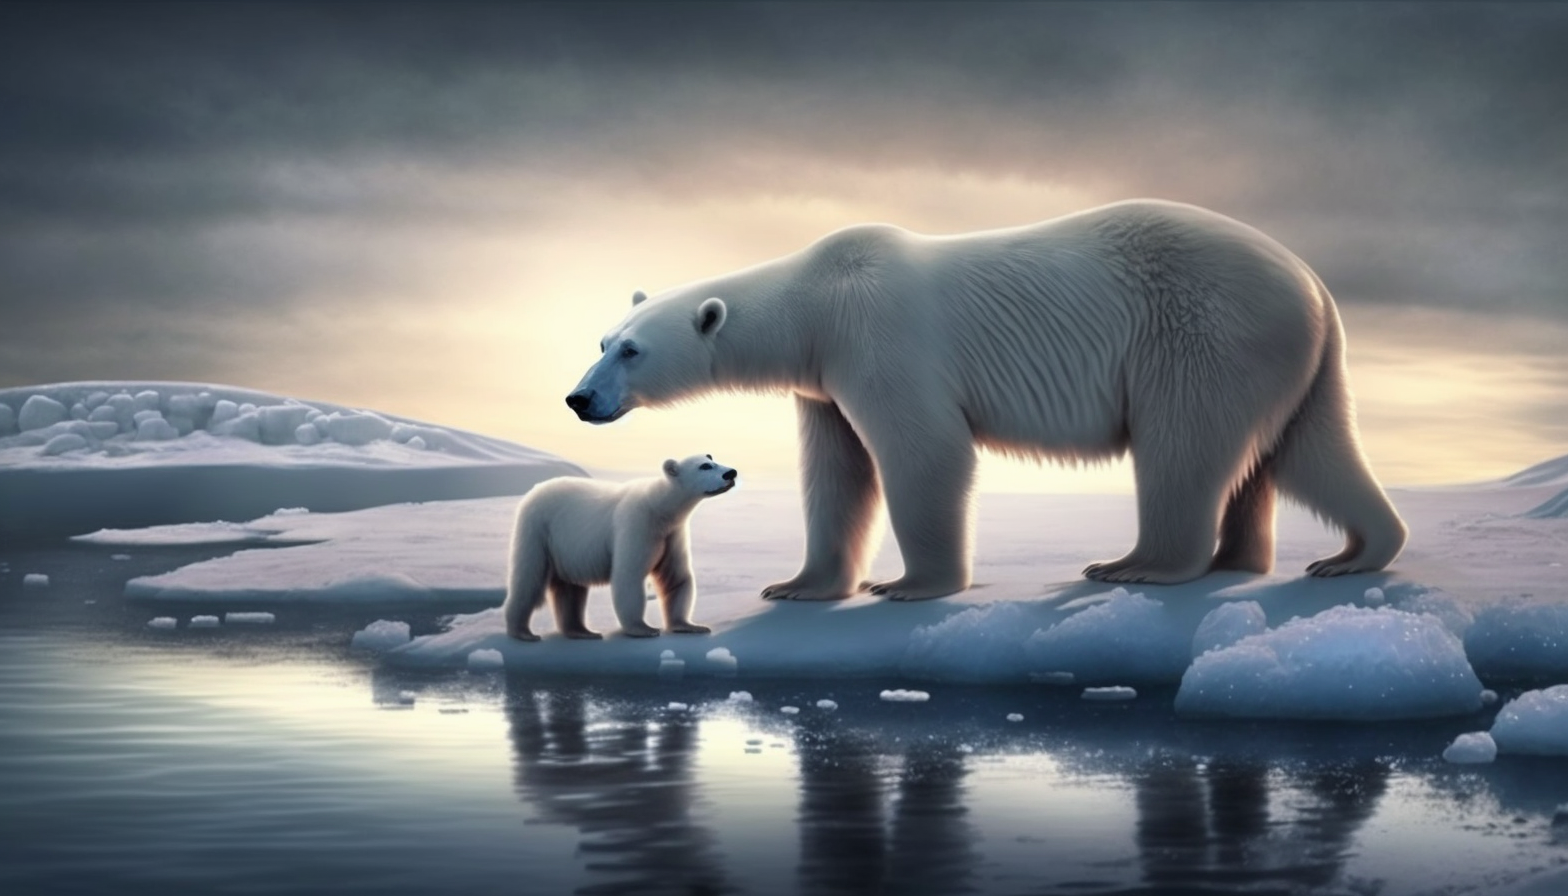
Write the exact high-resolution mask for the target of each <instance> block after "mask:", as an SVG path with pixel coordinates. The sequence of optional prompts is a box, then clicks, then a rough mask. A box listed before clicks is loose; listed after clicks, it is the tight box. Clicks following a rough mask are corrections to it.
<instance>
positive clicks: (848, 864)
mask: <svg viewBox="0 0 1568 896" xmlns="http://www.w3.org/2000/svg"><path fill="white" fill-rule="evenodd" d="M796 747H797V749H798V750H799V753H800V816H799V824H800V892H801V893H812V894H818V893H820V894H844V896H849V894H861V893H899V894H905V893H909V894H924V893H930V894H949V893H964V892H969V891H970V890H971V888H972V886H971V883H972V880H971V879H972V878H973V876H974V864H975V861H976V856H975V852H974V846H973V841H974V833H973V831H971V830H970V827H969V823H968V820H967V818H966V816H967V813H968V809H967V808H966V807H965V806H964V786H963V783H964V778H965V775H966V770H965V768H964V758H963V754H962V753H960V752H959V751H958V749H957V747H956V746H955V745H954V744H951V743H943V742H940V741H935V740H933V741H928V742H924V743H920V744H916V745H912V746H910V747H909V748H908V749H907V751H906V752H905V753H904V755H903V757H902V761H899V757H898V756H897V755H886V754H884V753H882V752H881V751H880V750H879V749H878V748H877V746H876V745H875V744H874V743H873V742H872V741H871V740H870V739H869V738H867V737H866V736H864V735H861V734H857V733H854V732H850V731H841V730H838V729H836V728H832V727H824V728H818V729H813V728H806V727H802V728H799V729H797V730H796ZM889 791H892V792H893V793H894V795H895V797H896V798H895V799H894V800H893V801H892V803H891V806H890V807H889V805H888V800H887V796H888V793H889ZM889 808H891V814H892V818H891V819H888V818H887V817H886V816H887V815H888V809H889Z"/></svg>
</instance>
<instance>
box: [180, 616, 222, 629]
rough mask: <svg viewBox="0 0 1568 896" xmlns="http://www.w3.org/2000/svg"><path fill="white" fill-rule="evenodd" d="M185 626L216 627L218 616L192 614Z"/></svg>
mask: <svg viewBox="0 0 1568 896" xmlns="http://www.w3.org/2000/svg"><path fill="white" fill-rule="evenodd" d="M185 627H186V628H217V627H218V617H216V616H192V617H191V621H190V624H189V625H186V626H185Z"/></svg>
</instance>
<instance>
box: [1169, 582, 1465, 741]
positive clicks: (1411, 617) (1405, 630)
mask: <svg viewBox="0 0 1568 896" xmlns="http://www.w3.org/2000/svg"><path fill="white" fill-rule="evenodd" d="M1480 706H1481V682H1480V680H1478V679H1477V678H1476V676H1475V673H1474V672H1473V671H1471V669H1470V664H1469V663H1468V662H1467V661H1466V660H1465V655H1464V649H1463V647H1462V645H1461V644H1460V641H1459V639H1458V638H1457V637H1455V636H1454V634H1453V633H1452V632H1450V631H1449V630H1448V629H1447V628H1446V627H1444V626H1443V624H1442V623H1441V622H1440V621H1439V620H1438V619H1437V618H1436V617H1433V616H1428V615H1418V614H1414V613H1406V612H1403V611H1401V610H1395V609H1389V608H1386V607H1385V608H1379V609H1368V608H1364V607H1334V608H1332V609H1329V610H1326V611H1324V612H1322V613H1319V614H1318V615H1316V616H1313V617H1311V618H1309V619H1294V620H1291V621H1290V622H1287V623H1285V624H1284V625H1282V626H1280V627H1279V628H1277V629H1273V630H1271V631H1268V632H1265V633H1263V634H1261V635H1252V636H1250V637H1247V638H1243V639H1242V640H1241V641H1239V642H1237V643H1236V644H1234V645H1232V646H1230V647H1227V648H1224V649H1222V650H1216V651H1211V652H1209V653H1205V654H1203V655H1202V656H1200V657H1198V658H1197V659H1196V660H1194V661H1193V663H1192V667H1191V668H1189V669H1188V670H1187V672H1186V674H1184V675H1183V676H1182V680H1181V689H1180V691H1178V692H1177V694H1176V709H1177V711H1178V712H1181V713H1185V714H1189V715H1204V716H1232V717H1243V718H1274V719H1342V720H1355V721H1371V720H1379V719H1410V718H1428V717H1436V716H1445V715H1459V714H1463V713H1467V712H1473V711H1475V710H1476V709H1479V708H1480Z"/></svg>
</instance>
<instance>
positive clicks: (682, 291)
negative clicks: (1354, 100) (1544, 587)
mask: <svg viewBox="0 0 1568 896" xmlns="http://www.w3.org/2000/svg"><path fill="white" fill-rule="evenodd" d="M600 349H601V351H602V352H603V355H602V357H600V359H599V360H598V361H597V362H595V363H594V364H593V365H592V366H591V367H590V368H589V369H588V372H587V373H586V374H585V375H584V376H583V378H582V381H581V382H580V383H579V384H578V385H577V388H576V389H574V390H573V391H572V393H571V394H570V395H569V396H567V399H566V403H567V405H568V406H569V407H571V409H572V410H574V411H575V412H576V413H577V415H578V416H579V417H580V418H581V419H583V420H586V421H589V422H592V423H606V422H609V421H612V420H615V419H617V418H618V417H620V416H621V415H623V414H625V413H627V412H628V411H630V410H631V409H633V408H636V407H643V406H659V405H668V404H671V403H674V402H679V401H682V400H685V399H689V398H692V397H694V396H697V395H700V394H702V393H706V392H713V391H719V390H753V391H761V392H774V393H793V394H794V395H795V398H796V407H797V411H798V416H799V421H800V444H801V478H802V484H803V490H804V496H805V515H806V534H807V544H806V556H805V562H804V563H803V565H802V568H801V570H800V572H799V574H798V575H796V576H795V577H794V578H792V579H789V580H788V581H785V582H780V583H778V584H775V585H770V586H769V587H768V588H766V589H765V590H764V591H763V595H764V596H765V597H770V598H790V599H796V600H812V599H835V598H842V597H846V596H848V595H849V594H851V593H853V592H855V591H856V590H857V585H858V583H860V582H861V578H862V576H863V575H865V573H866V569H867V564H868V560H869V557H870V554H871V541H872V537H873V532H874V528H875V527H874V526H873V521H874V519H875V518H876V515H877V510H878V499H879V497H885V499H886V503H887V512H888V517H889V519H890V521H891V523H892V528H893V534H894V536H895V537H896V538H897V540H898V546H899V549H900V552H901V553H902V555H903V561H904V573H903V575H902V576H900V577H898V578H896V579H893V580H892V581H887V582H881V583H876V584H873V585H872V586H871V591H872V592H874V593H878V594H882V595H886V596H887V597H888V598H891V599H895V600H899V599H903V600H916V599H922V598H930V597H938V596H941V595H946V594H951V593H953V592H956V591H961V590H963V589H965V588H967V587H968V586H969V584H970V542H971V539H972V521H971V516H972V511H971V507H972V494H971V493H972V490H973V486H974V472H975V448H976V446H977V445H978V446H981V447H985V448H989V449H992V450H995V451H1000V452H1003V453H1006V454H1010V455H1016V456H1025V457H1033V458H1055V459H1059V460H1065V461H1068V462H1082V461H1093V460H1097V459H1104V458H1111V457H1116V456H1120V455H1122V454H1123V453H1125V452H1130V453H1131V455H1132V460H1133V464H1134V473H1135V481H1136V487H1137V509H1138V538H1137V542H1136V544H1135V545H1134V546H1133V548H1132V550H1131V551H1129V552H1128V553H1127V554H1126V555H1125V556H1123V557H1121V558H1120V559H1116V560H1110V561H1106V562H1100V563H1094V564H1091V565H1090V566H1088V567H1087V568H1086V569H1085V570H1084V573H1085V575H1087V576H1088V577H1089V578H1091V579H1097V580H1101V581H1106V582H1150V583H1175V582H1183V581H1187V580H1190V579H1194V578H1197V577H1198V576H1201V575H1203V574H1204V573H1205V572H1207V571H1209V570H1211V569H1233V570H1248V571H1252V572H1266V571H1268V570H1269V569H1270V568H1271V567H1272V565H1273V557H1274V499H1275V492H1276V490H1278V491H1279V492H1280V493H1282V494H1284V495H1285V496H1287V497H1289V498H1292V499H1294V500H1297V501H1299V502H1301V503H1302V504H1304V505H1306V506H1307V507H1308V508H1310V509H1311V510H1312V511H1314V512H1315V513H1316V514H1317V515H1318V516H1319V517H1321V518H1323V519H1325V520H1326V521H1328V522H1329V523H1331V524H1332V525H1334V526H1335V527H1337V528H1339V529H1340V530H1342V531H1343V532H1344V533H1345V535H1346V544H1345V546H1344V549H1343V550H1341V551H1339V552H1338V553H1336V554H1334V555H1333V556H1330V557H1327V558H1324V559H1321V560H1318V561H1316V562H1314V563H1313V564H1311V565H1310V566H1309V567H1308V571H1309V572H1310V573H1311V574H1312V575H1317V576H1333V575H1341V574H1344V573H1353V572H1363V571H1368V570H1376V569H1381V568H1382V567H1384V566H1385V565H1387V564H1388V563H1389V562H1391V561H1392V560H1393V559H1394V558H1395V557H1396V556H1397V555H1398V554H1399V552H1400V550H1401V549H1402V548H1403V546H1404V542H1405V535H1406V529H1405V525H1404V523H1403V521H1401V520H1400V518H1399V516H1398V514H1397V513H1396V512H1395V511H1394V508H1393V506H1392V505H1391V504H1390V503H1389V501H1388V498H1387V496H1385V495H1384V493H1383V490H1382V488H1381V487H1380V486H1379V485H1378V482H1377V480H1376V479H1375V478H1374V477H1373V475H1372V472H1371V470H1370V468H1369V467H1368V465H1367V461H1366V458H1365V457H1364V456H1363V455H1362V452H1361V449H1360V447H1359V444H1358V438H1357V432H1356V426H1355V421H1354V411H1353V408H1352V401H1351V395H1350V389H1349V385H1348V378H1347V373H1346V369H1345V359H1344V358H1345V337H1344V332H1343V330H1342V328H1341V326H1340V320H1339V314H1338V311H1337V310H1336V308H1335V305H1334V301H1333V299H1332V298H1331V297H1330V296H1329V293H1328V290H1327V289H1326V288H1325V287H1324V286H1323V283H1322V282H1321V281H1320V280H1319V279H1318V277H1317V275H1315V274H1314V273H1313V272H1312V270H1311V269H1310V268H1308V267H1307V265H1306V264H1305V263H1304V262H1302V261H1301V260H1300V259H1298V258H1297V257H1296V256H1295V255H1293V254H1291V253H1290V252H1289V251H1288V250H1286V249H1285V248H1284V247H1283V246H1281V245H1280V244H1279V243H1277V242H1275V241H1274V240H1272V239H1270V238H1269V237H1267V236H1265V235H1264V234H1262V233H1260V232H1259V231H1257V230H1254V229H1253V228H1251V227H1249V226H1247V225H1245V224H1242V223H1240V222H1238V221H1235V220H1232V219H1230V218H1227V217H1224V216H1223V215H1220V214H1217V213H1215V212H1211V211H1208V210H1205V209H1201V208H1197V207H1195V206H1191V205H1183V204H1178V203H1171V202H1163V201H1155V200H1133V201H1128V202H1121V203H1116V204H1113V205H1108V206H1103V207H1100V208H1095V209H1090V210H1087V211H1083V212H1079V213H1076V214H1071V215H1067V216H1065V217H1061V218H1056V219H1052V220H1048V221H1045V222H1043V223H1039V224H1034V225H1029V226H1024V227H1017V228H1012V229H1006V230H993V231H986V232H981V233H973V234H963V235H957V236H941V237H931V236H921V235H917V234H913V233H910V232H908V231H905V230H901V229H899V228H896V227H891V226H885V225H865V226H857V227H850V228H848V229H845V230H840V231H838V232H836V233H833V234H830V235H828V236H827V237H824V238H823V239H821V240H819V241H818V242H816V243H815V244H813V245H811V246H809V247H807V248H806V249H804V250H802V251H800V252H798V253H796V254H793V255H789V256H786V257H784V258H780V259H777V260H775V261H771V262H766V263H764V264H760V265H757V266H755V267H751V268H747V269H745V270H741V271H739V272H736V273H731V274H726V275H723V276H719V277H715V278H713V279H710V280H704V281H700V282H697V283H693V284H690V285H686V286H681V287H677V288H674V289H671V290H668V291H666V292H663V293H661V294H659V295H656V296H654V297H652V298H648V297H646V296H644V295H643V294H642V293H638V294H636V295H635V296H633V307H632V310H631V312H630V313H629V314H627V315H626V317H625V319H623V320H622V321H621V322H620V323H619V324H617V325H616V326H614V327H613V328H611V329H610V330H609V332H608V333H607V334H605V336H604V338H603V341H602V342H601V343H600Z"/></svg>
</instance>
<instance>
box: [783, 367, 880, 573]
mask: <svg viewBox="0 0 1568 896" xmlns="http://www.w3.org/2000/svg"><path fill="white" fill-rule="evenodd" d="M795 407H796V410H797V412H798V414H799V417H800V476H801V491H802V493H803V494H804V497H805V504H806V559H805V563H804V564H802V566H801V570H800V572H799V573H798V574H797V575H796V576H795V577H794V578H793V579H790V580H789V581H786V582H777V583H775V584H772V585H769V586H768V587H766V588H764V589H762V596H763V597H764V598H767V599H769V600H839V599H842V598H845V597H849V596H850V595H851V594H854V593H855V592H856V591H857V590H859V582H860V580H861V579H862V578H863V577H864V576H865V574H866V570H867V568H868V566H869V564H870V559H871V547H872V544H871V543H872V540H873V534H874V528H875V523H876V513H877V495H878V491H879V486H878V484H877V470H876V466H875V465H874V464H873V463H872V462H871V455H870V454H868V453H867V452H866V447H865V445H863V444H861V441H860V437H859V436H857V435H856V434H855V431H854V429H852V428H851V427H850V425H849V421H847V420H845V419H844V415H843V414H842V413H840V412H839V409H838V406H837V405H834V404H831V403H829V402H824V401H814V400H812V399H809V398H803V397H797V398H796V400H795Z"/></svg>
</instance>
